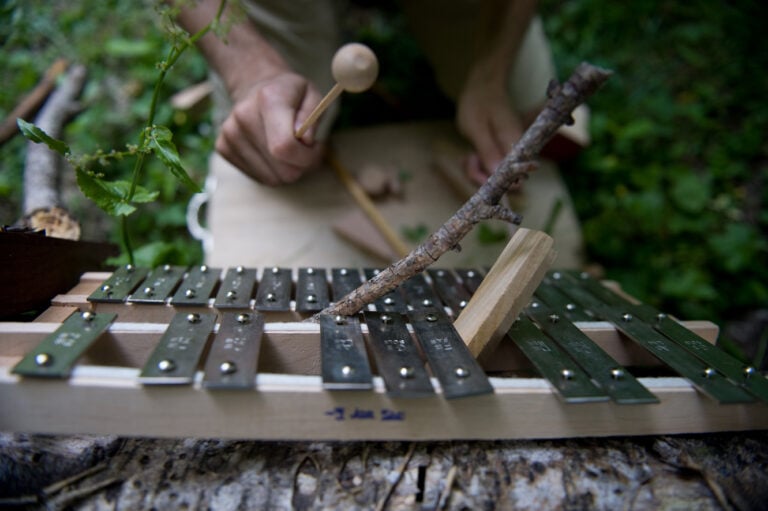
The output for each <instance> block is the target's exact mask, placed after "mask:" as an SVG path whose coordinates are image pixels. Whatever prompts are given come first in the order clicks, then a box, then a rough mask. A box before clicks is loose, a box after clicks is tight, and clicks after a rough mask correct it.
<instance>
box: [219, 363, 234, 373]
mask: <svg viewBox="0 0 768 511" xmlns="http://www.w3.org/2000/svg"><path fill="white" fill-rule="evenodd" d="M219 372H221V374H233V373H236V372H237V364H235V363H234V362H232V361H231V360H227V361H225V362H222V363H221V365H220V366H219Z"/></svg>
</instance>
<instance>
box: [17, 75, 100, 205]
mask: <svg viewBox="0 0 768 511" xmlns="http://www.w3.org/2000/svg"><path fill="white" fill-rule="evenodd" d="M85 77H86V69H85V67H84V66H82V65H75V66H73V67H72V68H70V69H69V71H67V73H66V75H65V77H64V80H63V81H62V83H61V84H60V85H59V86H58V87H57V88H56V90H55V91H54V92H53V93H52V94H51V95H50V97H49V98H48V100H47V101H46V102H45V105H43V108H42V109H41V110H40V113H39V114H38V116H37V118H36V119H35V125H36V126H37V127H38V128H40V129H41V130H43V131H45V132H46V133H47V134H48V135H49V136H51V137H52V138H60V136H61V132H62V131H63V129H64V125H65V124H66V123H67V121H69V120H70V118H71V117H72V116H73V115H74V114H75V113H77V111H78V110H79V109H80V104H79V103H78V101H77V98H78V97H79V96H80V91H81V90H82V89H83V85H84V83H85ZM62 162H63V158H62V157H61V156H60V155H59V154H57V153H56V152H54V151H52V150H51V149H49V148H48V147H47V146H46V145H45V144H37V143H34V142H28V143H27V156H26V160H25V162H24V206H23V209H24V214H29V213H31V212H33V211H35V210H37V209H42V208H50V207H52V206H58V205H60V202H61V201H60V198H59V188H58V178H59V170H60V168H61V166H62V164H63V163H62Z"/></svg>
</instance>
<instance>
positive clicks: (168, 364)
mask: <svg viewBox="0 0 768 511" xmlns="http://www.w3.org/2000/svg"><path fill="white" fill-rule="evenodd" d="M157 368H158V369H160V370H161V371H162V372H164V373H170V372H171V371H173V370H174V369H176V364H175V363H174V361H173V360H171V359H168V358H164V359H163V360H161V361H160V362H158V363H157Z"/></svg>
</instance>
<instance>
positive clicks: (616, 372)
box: [611, 367, 624, 380]
mask: <svg viewBox="0 0 768 511" xmlns="http://www.w3.org/2000/svg"><path fill="white" fill-rule="evenodd" d="M623 377H624V370H623V369H621V368H618V367H614V368H613V369H611V378H613V379H614V380H620V379H622V378H623Z"/></svg>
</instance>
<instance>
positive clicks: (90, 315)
mask: <svg viewBox="0 0 768 511" xmlns="http://www.w3.org/2000/svg"><path fill="white" fill-rule="evenodd" d="M80 317H81V318H83V320H85V321H93V320H94V319H96V314H94V313H93V312H91V311H85V312H83V313H82V314H81V315H80Z"/></svg>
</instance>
